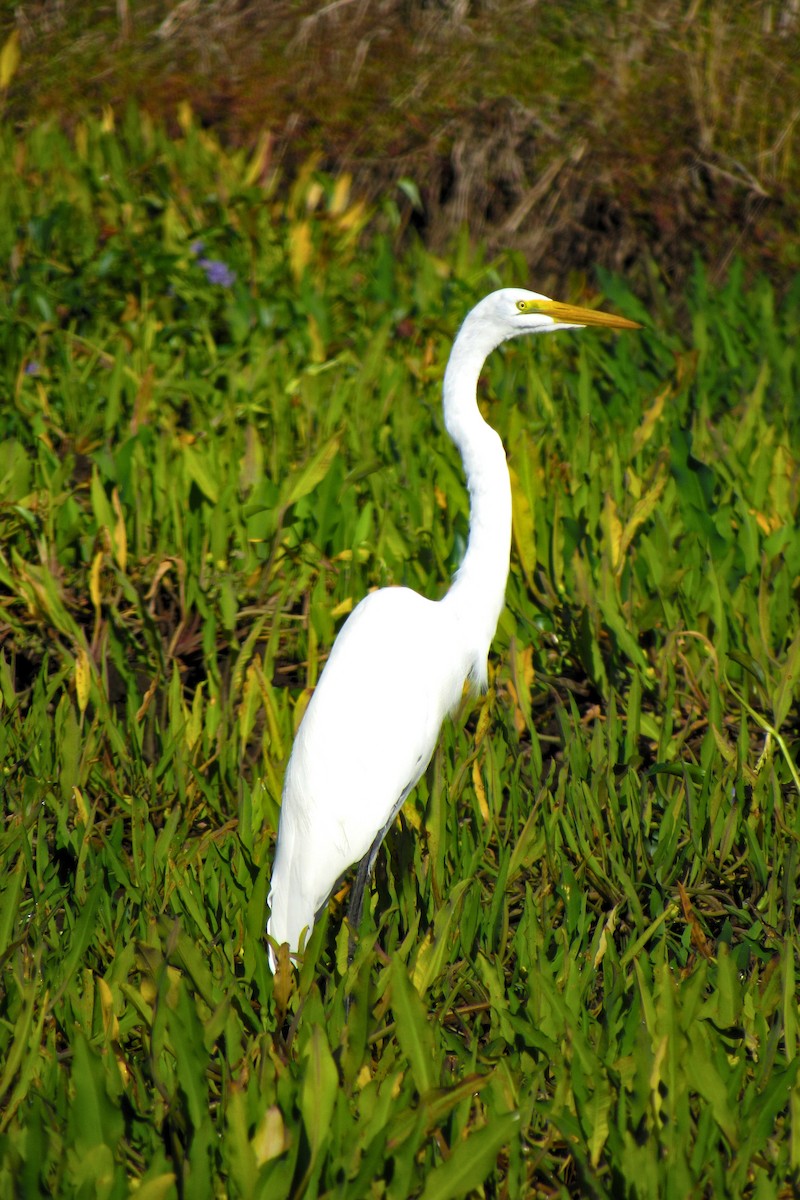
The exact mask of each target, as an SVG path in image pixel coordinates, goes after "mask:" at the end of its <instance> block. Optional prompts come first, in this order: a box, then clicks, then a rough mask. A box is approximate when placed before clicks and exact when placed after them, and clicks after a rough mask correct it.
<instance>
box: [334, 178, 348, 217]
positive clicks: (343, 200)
mask: <svg viewBox="0 0 800 1200" xmlns="http://www.w3.org/2000/svg"><path fill="white" fill-rule="evenodd" d="M352 182H353V180H352V176H351V175H350V173H349V172H348V171H345V172H344V173H343V174H342V175H340V176H339V178H338V179H337V180H336V183H335V184H334V187H333V195H332V196H331V203H330V211H331V213H332V215H333V216H334V217H338V216H339V214H340V213H343V212H344V210H345V209H346V208H347V201H348V200H349V199H350V185H351V183H352Z"/></svg>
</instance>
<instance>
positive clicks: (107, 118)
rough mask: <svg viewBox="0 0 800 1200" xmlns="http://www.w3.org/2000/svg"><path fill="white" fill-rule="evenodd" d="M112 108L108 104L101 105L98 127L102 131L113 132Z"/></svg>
mask: <svg viewBox="0 0 800 1200" xmlns="http://www.w3.org/2000/svg"><path fill="white" fill-rule="evenodd" d="M114 124H115V122H114V110H113V108H112V107H111V105H110V104H104V105H103V115H102V117H101V118H100V128H101V129H102V131H103V133H113V132H114Z"/></svg>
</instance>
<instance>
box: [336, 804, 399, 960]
mask: <svg viewBox="0 0 800 1200" xmlns="http://www.w3.org/2000/svg"><path fill="white" fill-rule="evenodd" d="M394 818H395V814H394V813H392V817H391V820H389V821H388V822H387V823H386V824H385V825H384V827H383V829H382V830H381V831H380V833H379V834H378V836H377V837H376V838H375V841H374V842H373V843H372V845H371V846H370V848H369V850H368V852H367V853H366V854H365V855H364V857H363V858H362V860H361V862H360V863H359V864H358V869H357V870H356V877H355V879H354V880H353V886H352V887H351V889H350V903H349V905H348V906H347V922H348V924H349V926H350V938H349V941H348V945H347V965H348V966H350V965H351V964H352V962H353V959H354V958H355V953H356V935H357V934H358V930H359V927H360V925H361V915H362V913H363V911H364V892H365V891H366V888H367V884H368V883H369V881H370V879H371V878H372V871H373V869H374V867H375V859H376V858H377V857H378V851H379V850H380V848H381V842H382V841H383V839H384V838H385V837H386V834H387V832H388V830H389V826H390V825H391V824H392V821H393V820H394Z"/></svg>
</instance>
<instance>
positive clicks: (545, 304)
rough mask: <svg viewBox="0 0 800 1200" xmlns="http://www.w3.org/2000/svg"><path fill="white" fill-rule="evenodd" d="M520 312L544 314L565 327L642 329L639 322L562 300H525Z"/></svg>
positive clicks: (520, 305) (520, 306)
mask: <svg viewBox="0 0 800 1200" xmlns="http://www.w3.org/2000/svg"><path fill="white" fill-rule="evenodd" d="M519 310H520V312H528V313H531V312H537V313H543V314H544V316H546V317H552V319H553V320H554V321H557V322H558V323H559V324H564V325H602V326H603V328H605V329H641V328H642V327H641V325H640V324H639V322H638V321H629V320H628V318H627V317H618V316H615V314H614V313H607V312H598V311H597V309H595V308H580V307H578V305H576V304H562V303H561V301H560V300H523V301H521V302H520V304H519Z"/></svg>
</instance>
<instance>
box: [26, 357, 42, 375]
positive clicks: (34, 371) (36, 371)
mask: <svg viewBox="0 0 800 1200" xmlns="http://www.w3.org/2000/svg"><path fill="white" fill-rule="evenodd" d="M41 373H42V368H41V366H40V365H39V363H38V362H36V360H35V359H31V361H30V362H29V363H27V364H26V366H25V374H26V375H41Z"/></svg>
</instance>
